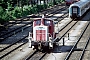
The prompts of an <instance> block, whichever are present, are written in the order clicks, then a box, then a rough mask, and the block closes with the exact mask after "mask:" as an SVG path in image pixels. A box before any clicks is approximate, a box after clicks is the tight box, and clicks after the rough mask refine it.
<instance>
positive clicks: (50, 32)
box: [28, 18, 56, 49]
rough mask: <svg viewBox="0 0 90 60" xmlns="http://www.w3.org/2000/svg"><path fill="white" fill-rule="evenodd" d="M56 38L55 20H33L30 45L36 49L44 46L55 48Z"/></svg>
mask: <svg viewBox="0 0 90 60" xmlns="http://www.w3.org/2000/svg"><path fill="white" fill-rule="evenodd" d="M55 38H56V34H55V32H54V22H53V20H50V19H46V18H38V19H35V20H34V21H33V32H32V33H31V32H29V37H28V39H29V47H32V46H34V48H35V49H42V48H44V47H49V48H53V39H55Z"/></svg>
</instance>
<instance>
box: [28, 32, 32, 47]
mask: <svg viewBox="0 0 90 60" xmlns="http://www.w3.org/2000/svg"><path fill="white" fill-rule="evenodd" d="M28 40H29V48H31V47H32V46H31V40H32V35H31V32H29V36H28Z"/></svg>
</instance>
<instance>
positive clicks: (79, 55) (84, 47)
mask: <svg viewBox="0 0 90 60" xmlns="http://www.w3.org/2000/svg"><path fill="white" fill-rule="evenodd" d="M89 24H90V22H89V23H88V24H87V25H86V27H85V29H84V30H83V31H82V33H81V34H80V36H79V38H78V40H77V42H76V43H75V44H74V46H73V47H72V48H71V50H70V52H69V53H68V54H67V56H66V58H65V59H64V60H72V59H73V58H74V59H75V60H78V59H79V60H82V57H83V55H84V53H85V49H86V47H87V45H88V43H89V40H90V39H89V38H90V37H88V39H87V40H86V43H84V44H83V48H82V49H79V50H80V52H79V54H78V49H76V47H77V45H78V44H81V43H80V40H81V39H82V38H83V35H84V33H85V31H86V30H87V28H88V26H89ZM77 48H78V47H77ZM75 49H76V51H75ZM75 55H77V56H75Z"/></svg>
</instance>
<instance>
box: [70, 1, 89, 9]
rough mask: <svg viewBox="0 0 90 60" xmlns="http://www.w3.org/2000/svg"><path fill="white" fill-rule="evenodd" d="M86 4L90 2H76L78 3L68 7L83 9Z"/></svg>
mask: <svg viewBox="0 0 90 60" xmlns="http://www.w3.org/2000/svg"><path fill="white" fill-rule="evenodd" d="M88 2H90V1H88V0H87V1H78V2H76V3H74V4H71V5H70V7H72V6H78V7H79V8H81V7H83V6H84V5H85V4H87V3H88Z"/></svg>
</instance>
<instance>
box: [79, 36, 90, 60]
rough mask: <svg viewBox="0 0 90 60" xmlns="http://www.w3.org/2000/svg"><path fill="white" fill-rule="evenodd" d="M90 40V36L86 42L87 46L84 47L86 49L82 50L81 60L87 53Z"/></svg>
mask: <svg viewBox="0 0 90 60" xmlns="http://www.w3.org/2000/svg"><path fill="white" fill-rule="evenodd" d="M89 42H90V37H89V38H88V40H87V42H86V44H85V47H84V49H83V52H82V54H81V56H80V58H79V60H82V59H83V56H84V53H85V49H86V48H87V46H88V44H89Z"/></svg>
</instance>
